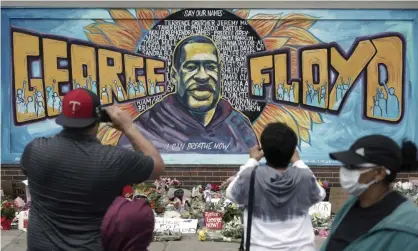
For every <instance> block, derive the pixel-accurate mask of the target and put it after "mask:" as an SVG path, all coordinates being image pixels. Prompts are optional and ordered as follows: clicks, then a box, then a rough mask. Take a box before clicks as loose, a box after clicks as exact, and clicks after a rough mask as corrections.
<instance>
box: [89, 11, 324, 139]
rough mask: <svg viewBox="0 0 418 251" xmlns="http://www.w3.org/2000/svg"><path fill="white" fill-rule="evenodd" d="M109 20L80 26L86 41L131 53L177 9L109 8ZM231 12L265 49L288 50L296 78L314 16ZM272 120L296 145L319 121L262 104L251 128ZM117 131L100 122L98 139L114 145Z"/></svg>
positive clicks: (309, 41)
mask: <svg viewBox="0 0 418 251" xmlns="http://www.w3.org/2000/svg"><path fill="white" fill-rule="evenodd" d="M108 11H109V14H110V17H111V20H110V21H107V20H103V19H95V20H93V23H91V24H89V25H87V26H85V27H84V32H85V34H86V37H87V38H88V40H89V41H91V42H93V43H95V44H98V45H105V46H114V47H117V48H120V49H125V50H128V51H131V52H136V51H137V48H138V45H139V42H140V41H141V39H143V38H144V36H145V35H146V34H147V32H148V31H149V30H151V29H152V28H153V27H154V25H155V24H156V23H158V22H159V21H160V20H161V19H164V18H166V17H167V16H169V15H170V14H173V13H175V12H177V11H179V10H178V9H135V10H134V12H132V13H131V12H130V11H129V10H127V9H109V10H108ZM232 12H233V13H234V14H235V15H237V16H239V17H241V18H242V19H243V20H248V23H249V24H250V25H251V26H252V27H253V29H254V30H255V31H256V32H257V33H258V35H259V36H260V37H261V38H262V40H263V42H264V44H265V47H266V49H267V50H276V49H289V50H290V55H291V62H292V64H291V69H290V70H291V71H290V72H291V77H292V78H295V77H297V74H298V71H297V49H298V48H299V47H301V46H307V45H315V44H317V43H319V42H320V41H319V39H317V38H316V37H315V36H314V35H313V34H312V33H311V32H310V31H309V28H310V27H312V25H314V24H315V22H316V20H317V18H316V17H313V16H309V15H306V14H298V13H292V14H288V15H284V16H282V15H281V14H262V13H259V14H256V15H252V16H250V10H246V9H236V10H232ZM121 109H123V110H126V111H127V112H129V114H130V115H131V116H132V117H133V118H136V117H138V116H139V115H140V113H139V111H138V110H137V109H136V107H135V105H134V104H133V103H127V104H123V105H121ZM273 122H282V123H286V124H287V125H288V126H290V127H291V128H292V129H293V131H294V132H296V134H297V135H298V145H299V146H300V144H301V143H302V141H303V142H306V143H308V144H310V131H311V130H312V126H313V124H322V123H323V121H322V117H321V115H320V114H319V113H317V112H313V111H309V110H304V109H301V108H299V107H294V106H286V105H276V104H266V106H265V108H264V110H263V112H262V113H261V115H260V116H259V118H258V119H257V120H256V121H255V122H254V124H253V128H254V131H255V133H256V135H257V136H258V137H260V135H261V132H262V131H263V129H264V128H265V126H266V125H267V124H269V123H273ZM120 135H121V132H120V131H118V130H115V129H112V128H110V127H109V126H106V125H102V126H101V127H100V129H99V133H98V135H97V136H98V138H99V139H101V141H102V142H106V144H111V145H116V144H117V142H118V140H119V137H120Z"/></svg>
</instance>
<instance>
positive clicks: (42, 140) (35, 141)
mask: <svg viewBox="0 0 418 251" xmlns="http://www.w3.org/2000/svg"><path fill="white" fill-rule="evenodd" d="M54 137H55V136H51V137H37V138H34V139H33V140H32V141H30V142H29V143H28V144H27V145H26V148H32V147H38V146H42V145H44V144H47V143H49V142H50V141H51V140H53V139H54Z"/></svg>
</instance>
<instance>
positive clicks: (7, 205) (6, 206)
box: [3, 201, 12, 209]
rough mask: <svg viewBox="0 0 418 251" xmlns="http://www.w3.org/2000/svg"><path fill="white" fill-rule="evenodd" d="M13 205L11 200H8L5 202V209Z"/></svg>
mask: <svg viewBox="0 0 418 251" xmlns="http://www.w3.org/2000/svg"><path fill="white" fill-rule="evenodd" d="M11 205H12V203H10V202H9V201H8V202H5V203H4V204H3V207H4V208H5V209H9V208H10V206H11Z"/></svg>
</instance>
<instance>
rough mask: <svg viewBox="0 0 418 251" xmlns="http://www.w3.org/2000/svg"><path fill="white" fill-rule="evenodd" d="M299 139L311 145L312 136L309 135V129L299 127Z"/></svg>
mask: <svg viewBox="0 0 418 251" xmlns="http://www.w3.org/2000/svg"><path fill="white" fill-rule="evenodd" d="M299 138H300V139H301V140H302V141H304V142H306V143H308V144H311V134H310V133H309V131H308V129H305V128H303V127H299Z"/></svg>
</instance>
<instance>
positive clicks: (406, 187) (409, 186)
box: [402, 182, 414, 190]
mask: <svg viewBox="0 0 418 251" xmlns="http://www.w3.org/2000/svg"><path fill="white" fill-rule="evenodd" d="M402 189H403V190H413V189H414V185H413V184H412V182H404V183H402Z"/></svg>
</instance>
